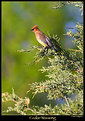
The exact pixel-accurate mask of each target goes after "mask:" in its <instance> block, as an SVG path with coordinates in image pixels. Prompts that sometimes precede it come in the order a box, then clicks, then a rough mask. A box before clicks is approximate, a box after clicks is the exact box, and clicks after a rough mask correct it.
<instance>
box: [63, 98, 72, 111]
mask: <svg viewBox="0 0 85 121" xmlns="http://www.w3.org/2000/svg"><path fill="white" fill-rule="evenodd" d="M64 98H65V101H66V103H67V105H68V107H69V109H70V111H71V113H72V109H71V107H70V104H69V102H68V100H67V98H66V96H64Z"/></svg>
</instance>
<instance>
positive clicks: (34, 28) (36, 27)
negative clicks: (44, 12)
mask: <svg viewBox="0 0 85 121" xmlns="http://www.w3.org/2000/svg"><path fill="white" fill-rule="evenodd" d="M38 27H39V26H38V25H35V26H33V28H32V29H31V30H30V31H33V32H35V31H37V30H38Z"/></svg>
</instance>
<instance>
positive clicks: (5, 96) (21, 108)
mask: <svg viewBox="0 0 85 121" xmlns="http://www.w3.org/2000/svg"><path fill="white" fill-rule="evenodd" d="M7 101H13V102H14V103H15V104H14V107H8V109H7V110H6V111H3V112H7V113H8V112H10V111H16V112H17V113H19V114H21V115H26V113H25V112H26V111H27V108H28V107H29V103H30V99H29V98H28V97H25V98H24V99H22V98H20V97H18V96H17V95H16V94H15V92H14V89H12V94H9V93H8V92H5V93H2V102H7Z"/></svg>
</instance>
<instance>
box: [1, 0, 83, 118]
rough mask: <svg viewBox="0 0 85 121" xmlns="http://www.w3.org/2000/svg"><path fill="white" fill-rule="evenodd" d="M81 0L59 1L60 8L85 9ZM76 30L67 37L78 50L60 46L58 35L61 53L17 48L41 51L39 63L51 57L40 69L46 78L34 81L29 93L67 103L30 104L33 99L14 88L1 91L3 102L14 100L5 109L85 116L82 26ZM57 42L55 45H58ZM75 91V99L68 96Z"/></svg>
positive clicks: (76, 27) (27, 112)
mask: <svg viewBox="0 0 85 121" xmlns="http://www.w3.org/2000/svg"><path fill="white" fill-rule="evenodd" d="M80 3H81V4H82V2H75V4H74V2H59V4H57V5H58V7H57V8H60V7H62V6H64V5H67V4H74V5H75V6H76V7H80V8H83V7H82V6H83V5H80ZM74 29H75V30H76V33H75V34H74V33H73V32H72V31H71V30H70V31H68V32H67V33H66V34H64V35H65V36H69V37H72V38H73V43H74V44H75V46H76V49H68V50H65V49H63V48H62V46H61V45H60V43H59V42H60V39H59V38H58V36H57V35H56V36H53V37H50V38H51V40H52V42H53V44H54V45H55V48H56V49H57V51H58V53H57V54H55V53H54V51H53V50H52V49H48V48H42V47H41V48H40V47H36V46H34V47H32V49H29V50H24V49H22V50H18V52H31V51H32V50H34V49H38V50H40V51H39V52H37V53H36V56H35V60H34V62H36V63H38V62H39V61H40V60H43V59H44V58H47V59H48V66H43V67H42V68H41V69H40V71H41V72H42V73H45V72H47V73H46V79H45V80H43V81H40V82H34V83H32V84H31V85H30V90H28V94H29V92H32V94H33V97H32V98H34V97H35V96H36V95H37V94H38V93H47V99H48V100H56V99H59V100H60V99H62V100H64V101H65V102H64V104H61V105H58V104H56V105H55V106H54V107H53V106H52V105H51V104H49V105H46V104H45V105H44V107H39V106H35V105H34V106H31V105H30V102H31V100H32V99H30V100H29V98H27V97H25V98H24V99H22V98H20V97H18V96H17V95H16V94H15V92H14V90H13V91H12V94H9V93H2V102H6V101H13V102H14V103H15V104H14V107H8V109H7V111H6V112H9V111H16V112H17V113H19V114H21V115H29V114H35V115H79V116H81V115H83V25H82V24H80V23H77V24H76V26H75V27H74ZM55 43H56V44H55ZM72 94H76V97H75V99H74V100H72V99H71V98H70V97H69V95H72ZM30 107H31V108H30Z"/></svg>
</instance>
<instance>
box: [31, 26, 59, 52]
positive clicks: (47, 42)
mask: <svg viewBox="0 0 85 121" xmlns="http://www.w3.org/2000/svg"><path fill="white" fill-rule="evenodd" d="M38 27H39V26H38V25H35V26H33V28H32V29H31V30H30V31H33V32H34V33H35V36H36V39H37V41H38V42H39V43H40V44H41V45H42V46H43V47H44V48H46V47H48V48H52V49H53V50H54V51H55V52H56V53H57V52H58V51H57V50H56V49H55V48H54V46H53V44H52V41H51V39H50V38H49V37H48V36H46V35H45V34H44V33H43V32H42V31H41V30H40V29H39V28H38Z"/></svg>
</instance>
